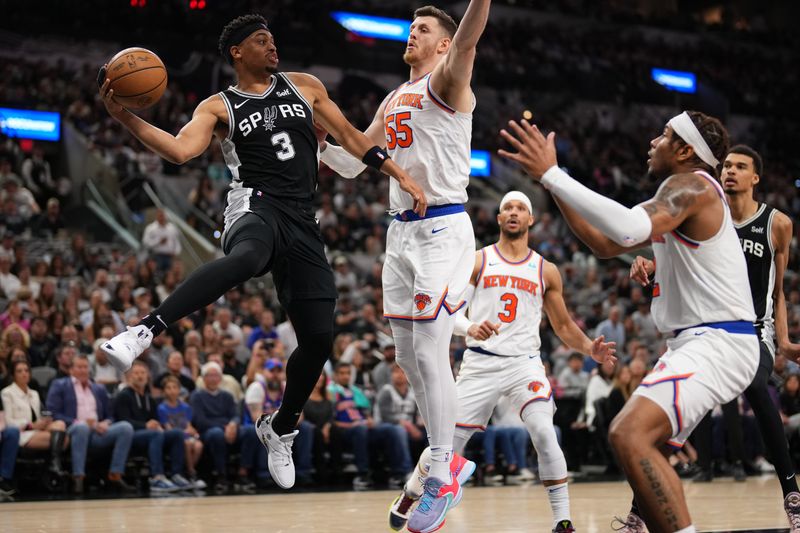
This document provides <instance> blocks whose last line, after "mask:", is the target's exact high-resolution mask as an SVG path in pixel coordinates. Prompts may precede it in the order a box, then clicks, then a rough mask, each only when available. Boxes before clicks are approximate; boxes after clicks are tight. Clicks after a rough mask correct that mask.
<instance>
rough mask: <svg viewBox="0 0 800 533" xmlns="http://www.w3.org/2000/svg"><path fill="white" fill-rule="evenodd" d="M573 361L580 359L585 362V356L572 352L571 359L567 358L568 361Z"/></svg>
mask: <svg viewBox="0 0 800 533" xmlns="http://www.w3.org/2000/svg"><path fill="white" fill-rule="evenodd" d="M573 359H580V360H581V361H583V354H582V353H580V352H572V353H571V354H569V357H567V361H572V360H573Z"/></svg>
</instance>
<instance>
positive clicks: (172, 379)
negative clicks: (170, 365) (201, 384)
mask: <svg viewBox="0 0 800 533" xmlns="http://www.w3.org/2000/svg"><path fill="white" fill-rule="evenodd" d="M168 383H174V384H175V385H177V386H178V387H180V386H181V381H180V380H179V379H178V378H176V377H175V376H173V375H171V374H170V375H169V376H166V377H164V379H162V380H161V388H162V389H165V388H166V387H167V384H168Z"/></svg>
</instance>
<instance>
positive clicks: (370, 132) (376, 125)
mask: <svg viewBox="0 0 800 533" xmlns="http://www.w3.org/2000/svg"><path fill="white" fill-rule="evenodd" d="M392 94H393V93H389V94H388V95H386V98H384V99H383V102H382V103H381V105H380V107H378V111H377V112H376V113H375V116H374V117H373V119H372V123H371V124H370V125H369V127H368V128H367V129H366V130H365V131H364V135H366V136H367V137H368V138H369V140H370V141H372V142H374V143H375V144H376V145H377V146H380V147H381V148H384V149H385V148H386V134H385V126H384V124H383V114H384V112H385V110H386V103H387V102H388V101H389V97H390V96H391V95H392ZM323 132H324V134H325V135H327V133H328V132H327V131H325V130H323ZM319 150H320V159H321V160H322V162H323V163H325V164H326V165H328V167H330V169H331V170H333V171H334V172H336V173H337V174H339V175H340V176H342V177H343V178H347V179H353V178H355V177H356V176H358V175H359V174H361V173H362V172H364V170H365V169H366V168H367V165H365V164H364V163H362V162H361V160H360V159H358V158H356V157H355V156H353V155H350V153H349V152H348V151H347V150H345V149H344V148H342V147H341V146H335V145H332V144H329V143H327V142H325V140H324V137H323V138H322V139H321V140H320V145H319Z"/></svg>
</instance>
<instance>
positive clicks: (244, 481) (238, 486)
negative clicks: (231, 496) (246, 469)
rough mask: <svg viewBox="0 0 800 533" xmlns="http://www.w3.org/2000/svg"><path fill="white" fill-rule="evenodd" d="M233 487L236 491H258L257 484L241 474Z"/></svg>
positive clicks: (249, 492)
mask: <svg viewBox="0 0 800 533" xmlns="http://www.w3.org/2000/svg"><path fill="white" fill-rule="evenodd" d="M233 488H234V490H235V491H236V492H243V493H245V494H253V493H254V492H255V491H256V484H255V483H253V481H252V480H251V479H250V478H249V477H247V476H239V477H238V478H237V479H236V482H235V483H234V484H233Z"/></svg>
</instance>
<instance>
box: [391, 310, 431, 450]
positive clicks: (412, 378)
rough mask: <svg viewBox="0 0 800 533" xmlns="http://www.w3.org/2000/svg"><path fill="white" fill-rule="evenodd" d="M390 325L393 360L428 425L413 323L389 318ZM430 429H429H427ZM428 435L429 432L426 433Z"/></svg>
mask: <svg viewBox="0 0 800 533" xmlns="http://www.w3.org/2000/svg"><path fill="white" fill-rule="evenodd" d="M389 324H390V325H391V327H392V337H393V338H394V345H395V361H397V364H398V365H400V368H402V369H403V372H404V373H405V375H406V377H407V378H408V382H409V383H410V384H411V389H412V390H413V391H414V401H416V403H417V407H418V408H419V414H420V416H421V417H422V421H423V422H424V424H425V427H426V428H427V427H428V402H427V401H426V399H425V386H424V384H423V383H422V376H421V375H420V372H419V368H418V366H417V360H416V358H415V357H414V323H413V322H411V321H407V320H390V321H389ZM429 431H430V430H429ZM428 436H429V437H430V433H429V434H428Z"/></svg>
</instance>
